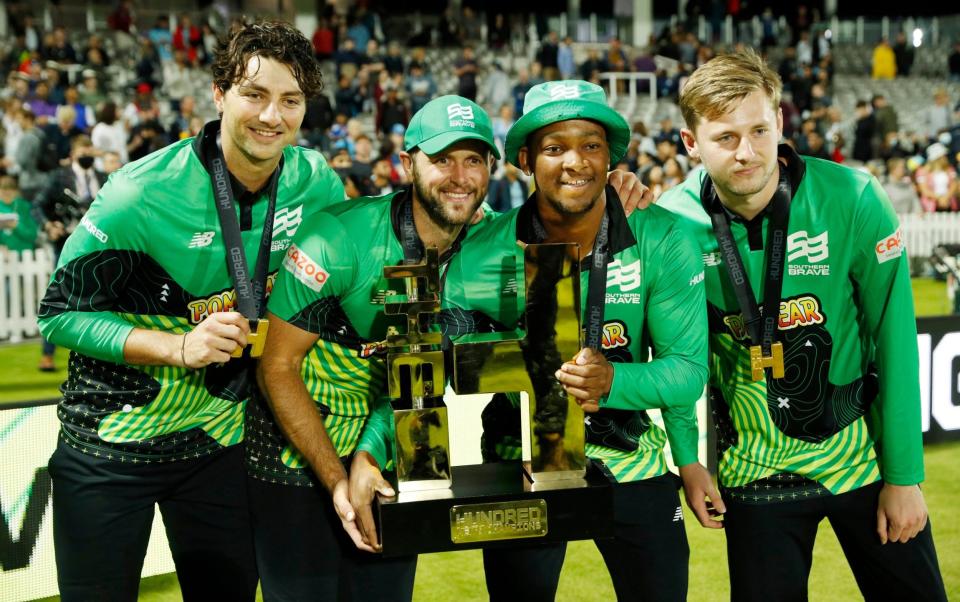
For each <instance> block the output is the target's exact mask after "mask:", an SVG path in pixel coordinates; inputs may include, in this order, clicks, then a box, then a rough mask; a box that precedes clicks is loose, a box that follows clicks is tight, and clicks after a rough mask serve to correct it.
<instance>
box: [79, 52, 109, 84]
mask: <svg viewBox="0 0 960 602" xmlns="http://www.w3.org/2000/svg"><path fill="white" fill-rule="evenodd" d="M109 61H110V59H109V58H107V53H106V52H105V51H104V50H103V49H102V48H90V49H89V50H88V51H87V54H86V55H85V57H84V62H83V66H84V68H85V70H89V71H91V72H93V73H94V74H95V75H96V76H97V77H98V78H100V79H101V80H102V81H106V79H105V78H106V76H107V67H108V66H109Z"/></svg>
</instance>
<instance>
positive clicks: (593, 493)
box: [374, 460, 613, 557]
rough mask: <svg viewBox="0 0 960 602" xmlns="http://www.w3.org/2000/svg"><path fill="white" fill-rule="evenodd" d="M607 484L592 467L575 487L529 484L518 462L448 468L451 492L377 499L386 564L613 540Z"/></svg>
mask: <svg viewBox="0 0 960 602" xmlns="http://www.w3.org/2000/svg"><path fill="white" fill-rule="evenodd" d="M612 485H613V484H612V482H611V481H610V479H609V478H607V476H606V475H604V473H603V472H602V471H601V470H600V468H599V467H597V466H596V465H595V464H594V463H593V462H592V461H590V460H588V462H587V471H586V475H585V476H584V477H583V478H579V479H566V480H561V481H547V482H543V481H538V482H537V483H531V482H530V480H529V478H528V477H527V476H526V475H525V474H524V470H523V466H522V464H521V463H520V462H493V463H490V464H474V465H470V466H454V467H453V487H452V488H450V489H434V490H430V491H418V492H409V493H401V494H399V495H398V496H395V497H390V498H386V497H382V496H377V500H376V501H375V506H376V507H375V511H374V513H375V516H376V518H377V523H378V530H379V532H380V542H381V543H382V545H383V555H384V557H396V556H407V555H411V554H427V553H431V552H448V551H452V550H469V549H474V548H488V547H511V546H518V545H536V544H538V543H557V542H561V541H570V540H576V539H607V538H610V537H613V488H612Z"/></svg>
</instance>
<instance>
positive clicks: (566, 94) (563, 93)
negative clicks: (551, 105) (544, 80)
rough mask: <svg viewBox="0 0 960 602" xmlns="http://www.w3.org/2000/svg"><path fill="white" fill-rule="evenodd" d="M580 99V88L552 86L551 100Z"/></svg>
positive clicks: (564, 85) (562, 85) (569, 85)
mask: <svg viewBox="0 0 960 602" xmlns="http://www.w3.org/2000/svg"><path fill="white" fill-rule="evenodd" d="M574 98H580V87H579V86H574V85H571V84H556V85H554V86H550V100H572V99H574Z"/></svg>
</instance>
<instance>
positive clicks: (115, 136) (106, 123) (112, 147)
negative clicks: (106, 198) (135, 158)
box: [90, 100, 128, 171]
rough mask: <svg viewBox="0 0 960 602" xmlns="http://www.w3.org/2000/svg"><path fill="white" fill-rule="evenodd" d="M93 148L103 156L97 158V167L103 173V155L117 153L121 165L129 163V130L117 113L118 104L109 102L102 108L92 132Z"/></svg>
mask: <svg viewBox="0 0 960 602" xmlns="http://www.w3.org/2000/svg"><path fill="white" fill-rule="evenodd" d="M90 139H91V140H92V141H93V146H94V148H96V149H97V150H98V151H99V154H100V155H101V156H99V157H97V161H96V167H97V169H98V170H100V171H103V169H104V168H103V157H102V155H103V153H105V152H107V151H110V152H114V153H117V156H118V157H120V163H121V165H123V164H126V162H127V157H128V155H127V130H126V128H124V126H123V121H122V120H121V119H120V116H119V115H118V112H117V103H115V102H113V101H112V100H108V101H107V102H105V103H103V106H101V107H100V113H99V115H98V119H97V125H95V126H93V131H92V132H90Z"/></svg>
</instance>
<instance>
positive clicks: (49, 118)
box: [27, 81, 57, 126]
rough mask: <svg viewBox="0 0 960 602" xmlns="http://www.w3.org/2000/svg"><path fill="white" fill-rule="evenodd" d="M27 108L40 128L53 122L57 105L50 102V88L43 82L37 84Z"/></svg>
mask: <svg viewBox="0 0 960 602" xmlns="http://www.w3.org/2000/svg"><path fill="white" fill-rule="evenodd" d="M27 106H28V107H30V110H31V111H33V114H34V116H35V117H36V119H37V123H39V124H40V125H41V126H44V125H46V124H47V123H51V122H53V120H54V118H55V117H56V115H57V105H56V103H54V102H51V101H50V86H49V84H47V82H45V81H41V82H37V86H36V87H35V88H34V89H33V96H31V98H30V100H29V101H28V102H27Z"/></svg>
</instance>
